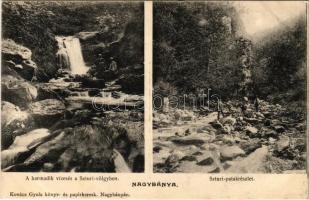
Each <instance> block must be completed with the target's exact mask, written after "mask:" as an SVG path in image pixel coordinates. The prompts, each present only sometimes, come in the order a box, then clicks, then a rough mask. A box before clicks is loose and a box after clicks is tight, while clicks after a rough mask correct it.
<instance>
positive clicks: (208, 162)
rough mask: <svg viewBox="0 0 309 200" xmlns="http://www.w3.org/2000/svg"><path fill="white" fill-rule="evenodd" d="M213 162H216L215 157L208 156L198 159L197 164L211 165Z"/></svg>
mask: <svg viewBox="0 0 309 200" xmlns="http://www.w3.org/2000/svg"><path fill="white" fill-rule="evenodd" d="M213 163H214V159H213V158H212V157H206V158H204V159H201V160H200V161H198V162H197V163H196V164H197V165H211V164H213Z"/></svg>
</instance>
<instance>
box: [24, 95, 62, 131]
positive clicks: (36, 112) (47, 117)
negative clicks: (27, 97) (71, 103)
mask: <svg viewBox="0 0 309 200" xmlns="http://www.w3.org/2000/svg"><path fill="white" fill-rule="evenodd" d="M64 112H65V105H64V103H62V102H61V101H59V100H56V99H45V100H42V101H37V102H35V103H31V104H30V105H29V113H30V114H31V115H32V116H33V118H34V120H35V122H36V123H37V124H38V125H39V126H42V127H49V126H51V125H53V124H54V123H55V122H57V121H59V120H61V118H62V117H63V115H64Z"/></svg>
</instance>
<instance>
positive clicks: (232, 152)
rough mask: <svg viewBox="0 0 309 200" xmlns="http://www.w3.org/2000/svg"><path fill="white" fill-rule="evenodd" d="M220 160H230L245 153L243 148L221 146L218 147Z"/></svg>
mask: <svg viewBox="0 0 309 200" xmlns="http://www.w3.org/2000/svg"><path fill="white" fill-rule="evenodd" d="M220 155H221V160H222V161H225V160H232V159H234V158H236V157H237V156H243V155H245V152H244V150H242V149H241V148H239V147H238V146H223V147H221V148H220Z"/></svg>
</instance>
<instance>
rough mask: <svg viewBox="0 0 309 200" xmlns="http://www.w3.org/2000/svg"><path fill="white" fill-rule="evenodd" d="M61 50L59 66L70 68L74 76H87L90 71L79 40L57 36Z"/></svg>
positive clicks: (58, 56) (59, 51)
mask: <svg viewBox="0 0 309 200" xmlns="http://www.w3.org/2000/svg"><path fill="white" fill-rule="evenodd" d="M56 40H57V42H58V46H59V50H58V52H57V58H58V64H59V66H60V67H61V68H70V70H71V73H72V74H85V73H86V72H87V71H88V69H89V68H88V67H87V66H86V64H85V62H84V59H83V55H82V49H81V45H80V42H79V39H78V38H76V37H73V36H68V37H60V36H57V37H56Z"/></svg>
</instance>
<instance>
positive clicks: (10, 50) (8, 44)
mask: <svg viewBox="0 0 309 200" xmlns="http://www.w3.org/2000/svg"><path fill="white" fill-rule="evenodd" d="M1 53H2V55H3V58H6V59H7V58H11V59H14V60H16V61H20V62H22V61H23V60H29V59H31V55H32V53H31V50H30V49H28V48H26V47H24V46H22V45H19V44H17V43H15V42H14V41H13V40H11V39H5V40H3V41H2V49H1Z"/></svg>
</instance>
